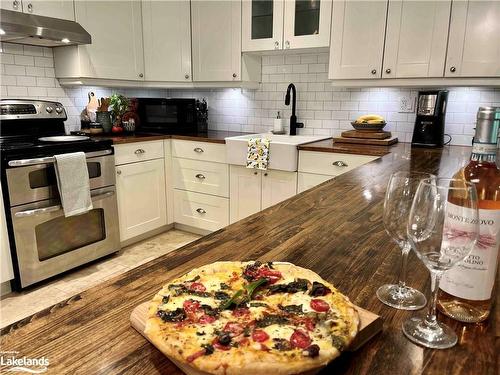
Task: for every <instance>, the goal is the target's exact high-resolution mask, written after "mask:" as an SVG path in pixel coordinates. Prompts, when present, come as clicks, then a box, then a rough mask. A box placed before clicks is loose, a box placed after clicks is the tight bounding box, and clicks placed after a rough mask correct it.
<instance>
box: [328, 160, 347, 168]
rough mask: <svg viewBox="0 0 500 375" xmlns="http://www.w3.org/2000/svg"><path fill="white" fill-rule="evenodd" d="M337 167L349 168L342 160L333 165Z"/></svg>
mask: <svg viewBox="0 0 500 375" xmlns="http://www.w3.org/2000/svg"><path fill="white" fill-rule="evenodd" d="M332 165H334V166H336V167H348V165H347V163H346V162H344V161H342V160H337V161H334V162H333V163H332Z"/></svg>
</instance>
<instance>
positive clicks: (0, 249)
mask: <svg viewBox="0 0 500 375" xmlns="http://www.w3.org/2000/svg"><path fill="white" fill-rule="evenodd" d="M2 197H3V195H2V190H1V187H0V283H4V282H6V281H9V280H11V279H13V278H14V271H13V269H12V258H11V256H10V245H9V236H8V234H7V222H6V220H5V210H4V205H3V198H2Z"/></svg>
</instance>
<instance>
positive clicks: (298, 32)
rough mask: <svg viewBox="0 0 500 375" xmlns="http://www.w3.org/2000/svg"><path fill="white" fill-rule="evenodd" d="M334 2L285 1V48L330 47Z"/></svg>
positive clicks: (329, 0)
mask: <svg viewBox="0 0 500 375" xmlns="http://www.w3.org/2000/svg"><path fill="white" fill-rule="evenodd" d="M331 18H332V0H295V1H285V14H284V33H283V34H284V35H283V40H284V46H283V48H285V49H289V48H311V47H329V46H330V24H331Z"/></svg>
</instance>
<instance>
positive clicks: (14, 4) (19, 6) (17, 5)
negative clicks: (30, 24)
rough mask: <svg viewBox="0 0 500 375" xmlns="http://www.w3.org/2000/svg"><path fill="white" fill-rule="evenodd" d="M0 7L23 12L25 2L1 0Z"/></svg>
mask: <svg viewBox="0 0 500 375" xmlns="http://www.w3.org/2000/svg"><path fill="white" fill-rule="evenodd" d="M0 8H1V9H6V10H12V11H14V12H22V11H23V3H22V1H21V0H0Z"/></svg>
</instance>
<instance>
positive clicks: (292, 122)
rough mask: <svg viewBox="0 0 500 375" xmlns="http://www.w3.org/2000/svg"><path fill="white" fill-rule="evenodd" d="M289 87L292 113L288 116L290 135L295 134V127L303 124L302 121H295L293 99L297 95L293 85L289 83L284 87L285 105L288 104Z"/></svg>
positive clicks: (300, 126) (301, 126) (294, 99)
mask: <svg viewBox="0 0 500 375" xmlns="http://www.w3.org/2000/svg"><path fill="white" fill-rule="evenodd" d="M290 89H291V90H292V94H293V99H292V115H291V116H290V135H297V128H303V127H304V124H303V123H302V122H297V116H295V101H296V97H297V91H296V90H295V85H294V84H293V83H290V84H289V85H288V88H287V89H286V95H285V105H290Z"/></svg>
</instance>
